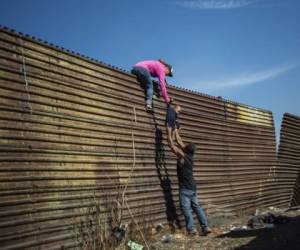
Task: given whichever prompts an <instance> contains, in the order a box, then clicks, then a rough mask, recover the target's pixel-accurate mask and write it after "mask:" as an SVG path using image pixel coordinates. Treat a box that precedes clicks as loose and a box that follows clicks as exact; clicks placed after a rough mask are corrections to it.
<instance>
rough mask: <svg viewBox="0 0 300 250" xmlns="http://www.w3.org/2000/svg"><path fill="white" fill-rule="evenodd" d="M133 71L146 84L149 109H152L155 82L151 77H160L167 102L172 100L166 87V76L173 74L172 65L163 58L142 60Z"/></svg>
mask: <svg viewBox="0 0 300 250" xmlns="http://www.w3.org/2000/svg"><path fill="white" fill-rule="evenodd" d="M131 73H132V74H134V75H136V76H137V78H138V80H139V81H140V82H141V83H142V85H144V86H143V87H144V88H145V92H146V109H147V111H152V96H153V82H152V78H151V77H157V78H158V80H159V86H160V90H161V95H162V97H163V99H164V101H165V102H166V103H169V102H170V98H169V96H168V92H167V88H166V76H173V68H172V66H171V65H169V64H167V63H166V62H164V61H163V60H162V59H159V60H147V61H141V62H138V63H136V64H135V65H134V66H133V68H132V70H131Z"/></svg>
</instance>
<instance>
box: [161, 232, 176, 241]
mask: <svg viewBox="0 0 300 250" xmlns="http://www.w3.org/2000/svg"><path fill="white" fill-rule="evenodd" d="M173 240H174V236H173V235H170V234H168V235H163V237H161V242H163V243H170V242H171V241H173Z"/></svg>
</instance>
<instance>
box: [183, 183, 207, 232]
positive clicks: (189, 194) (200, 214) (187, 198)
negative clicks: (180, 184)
mask: <svg viewBox="0 0 300 250" xmlns="http://www.w3.org/2000/svg"><path fill="white" fill-rule="evenodd" d="M179 195H180V206H181V209H182V212H183V215H184V217H185V221H186V228H187V230H188V231H189V232H193V231H195V225H194V220H193V215H192V210H193V211H194V212H195V213H196V215H197V218H198V220H199V223H200V226H201V228H202V231H206V230H207V227H208V223H207V218H206V216H205V213H204V210H203V209H202V208H201V207H200V205H199V204H198V199H197V193H196V191H193V190H189V189H185V188H181V189H180V190H179Z"/></svg>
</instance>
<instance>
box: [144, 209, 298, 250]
mask: <svg viewBox="0 0 300 250" xmlns="http://www.w3.org/2000/svg"><path fill="white" fill-rule="evenodd" d="M267 212H272V213H274V214H277V215H279V214H280V215H284V216H287V217H288V218H289V222H287V223H285V224H280V225H274V227H262V228H258V229H250V228H249V227H247V222H248V220H249V219H250V218H252V217H253V215H252V216H244V217H242V218H241V217H239V218H231V219H230V220H227V221H226V222H224V221H223V223H222V225H215V226H213V227H212V233H211V234H210V235H209V236H206V237H204V236H194V237H190V236H187V235H185V234H184V232H183V231H182V230H181V231H179V230H178V231H177V232H175V233H173V234H170V233H167V232H160V233H158V234H157V235H155V236H154V239H153V241H152V242H151V243H149V247H150V249H152V250H177V249H178V250H196V249H197V250H198V249H201V250H214V249H220V250H230V249H237V250H246V249H270V250H277V249H278V250H279V249H280V250H281V249H282V250H289V249H297V250H299V249H300V208H295V209H293V210H288V211H283V210H281V211H279V212H278V210H277V211H276V212H274V210H271V211H264V212H263V213H267ZM163 236H165V238H167V240H165V241H163V240H162V237H163ZM144 249H145V248H144Z"/></svg>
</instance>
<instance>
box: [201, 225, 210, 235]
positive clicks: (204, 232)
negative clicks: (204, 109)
mask: <svg viewBox="0 0 300 250" xmlns="http://www.w3.org/2000/svg"><path fill="white" fill-rule="evenodd" d="M210 233H211V229H210V228H209V227H208V228H206V229H204V230H202V232H201V233H200V234H199V235H200V236H207V235H208V234H210Z"/></svg>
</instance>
